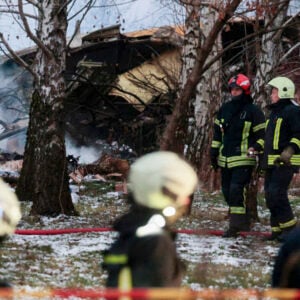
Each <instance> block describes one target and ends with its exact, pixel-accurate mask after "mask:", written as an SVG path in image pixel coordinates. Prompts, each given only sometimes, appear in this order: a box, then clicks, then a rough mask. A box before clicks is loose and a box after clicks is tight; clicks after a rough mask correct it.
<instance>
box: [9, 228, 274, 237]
mask: <svg viewBox="0 0 300 300" xmlns="http://www.w3.org/2000/svg"><path fill="white" fill-rule="evenodd" d="M107 231H113V229H112V228H109V227H107V228H105V227H104V228H65V229H17V230H15V234H20V235H60V234H71V233H88V232H107ZM175 231H176V232H177V233H184V234H195V235H216V236H222V234H223V233H224V232H223V231H222V230H208V229H200V230H197V229H196V230H194V229H177V230H175ZM269 235H270V233H268V232H261V231H247V232H246V231H245V232H240V236H242V237H246V236H262V237H267V236H269Z"/></svg>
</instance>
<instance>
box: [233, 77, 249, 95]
mask: <svg viewBox="0 0 300 300" xmlns="http://www.w3.org/2000/svg"><path fill="white" fill-rule="evenodd" d="M250 86H251V84H250V79H249V78H248V77H247V76H245V75H244V74H237V75H236V76H233V77H231V78H230V80H229V82H228V87H229V90H231V88H233V87H239V88H241V89H242V90H243V91H244V93H245V95H250Z"/></svg>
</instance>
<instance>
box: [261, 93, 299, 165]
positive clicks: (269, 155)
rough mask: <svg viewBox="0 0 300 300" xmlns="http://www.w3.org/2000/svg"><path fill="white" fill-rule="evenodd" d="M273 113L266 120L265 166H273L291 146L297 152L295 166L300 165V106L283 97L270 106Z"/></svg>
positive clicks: (294, 160) (294, 158) (293, 159)
mask: <svg viewBox="0 0 300 300" xmlns="http://www.w3.org/2000/svg"><path fill="white" fill-rule="evenodd" d="M269 109H270V110H271V114H270V116H269V118H268V120H267V122H266V136H265V154H264V159H263V167H265V168H266V167H273V166H274V160H275V159H276V158H277V157H279V156H280V154H281V152H282V151H283V150H284V149H285V148H286V147H287V146H291V147H292V148H293V149H294V151H295V154H294V155H293V156H292V158H291V164H292V165H293V166H300V107H299V106H298V105H295V104H294V103H293V102H292V101H291V100H290V99H281V100H279V101H278V102H277V103H274V104H271V105H270V106H269Z"/></svg>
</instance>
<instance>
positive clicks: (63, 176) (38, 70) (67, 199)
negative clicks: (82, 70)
mask: <svg viewBox="0 0 300 300" xmlns="http://www.w3.org/2000/svg"><path fill="white" fill-rule="evenodd" d="M23 2H24V1H21V0H18V15H19V17H20V19H21V22H22V25H23V27H24V30H25V32H26V34H27V35H28V36H29V38H30V39H31V40H32V41H33V42H34V43H35V44H36V45H37V52H36V56H35V59H34V62H33V64H32V65H28V64H27V63H26V62H25V61H23V60H22V59H21V58H20V57H18V56H17V55H16V54H15V53H14V51H13V50H12V49H11V47H10V46H9V44H8V42H7V41H6V40H5V38H4V36H3V34H1V36H0V37H1V40H2V43H3V44H4V45H5V46H6V49H7V50H8V51H9V53H10V55H11V56H12V57H13V58H14V59H15V61H17V62H18V63H19V64H20V65H22V66H23V67H25V68H26V69H27V70H28V71H29V72H30V73H31V75H32V76H33V79H34V83H33V85H34V91H33V95H32V100H31V105H30V121H29V126H28V131H27V142H26V147H25V153H24V163H23V168H22V171H21V175H20V179H19V182H18V186H17V190H16V192H17V194H18V196H19V198H20V199H21V200H30V201H32V202H33V205H32V209H31V213H32V214H41V215H57V214H60V213H63V214H68V215H72V214H75V213H76V212H75V209H74V206H73V203H72V199H71V195H70V191H69V183H68V174H67V166H66V159H65V157H66V150H65V140H64V138H65V129H64V100H65V79H64V71H65V68H66V51H67V45H66V30H67V5H68V2H69V1H67V0H65V1H61V0H49V1H38V2H35V1H28V2H30V3H31V4H33V5H34V6H35V8H36V9H37V12H38V17H37V20H38V25H37V30H36V32H37V34H36V35H35V34H34V33H33V32H32V31H31V28H30V26H29V24H28V20H27V16H26V15H25V13H24V7H23V4H24V3H23Z"/></svg>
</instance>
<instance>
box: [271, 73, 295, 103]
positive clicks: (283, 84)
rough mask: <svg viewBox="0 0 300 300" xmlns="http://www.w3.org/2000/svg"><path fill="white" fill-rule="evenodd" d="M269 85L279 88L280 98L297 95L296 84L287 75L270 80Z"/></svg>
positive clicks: (291, 97)
mask: <svg viewBox="0 0 300 300" xmlns="http://www.w3.org/2000/svg"><path fill="white" fill-rule="evenodd" d="M268 85H270V86H272V87H275V88H277V89H278V97H279V98H280V99H287V98H290V99H293V98H294V97H295V84H294V83H293V81H292V80H291V79H289V78H287V77H281V76H279V77H276V78H274V79H272V80H271V81H269V82H268Z"/></svg>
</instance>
